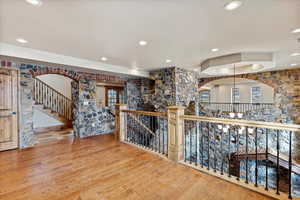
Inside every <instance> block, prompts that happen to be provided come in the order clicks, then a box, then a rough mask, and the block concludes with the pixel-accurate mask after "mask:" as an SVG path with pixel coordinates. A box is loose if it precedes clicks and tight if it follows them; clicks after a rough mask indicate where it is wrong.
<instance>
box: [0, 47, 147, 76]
mask: <svg viewBox="0 0 300 200" xmlns="http://www.w3.org/2000/svg"><path fill="white" fill-rule="evenodd" d="M0 56H9V57H16V58H22V59H29V60H35V61H39V62H47V63H54V64H60V65H66V66H74V67H80V68H86V69H91V70H98V71H101V72H111V73H118V74H124V75H130V76H141V77H149V72H146V71H140V70H135V69H129V68H127V67H123V66H118V65H111V64H107V63H103V62H97V61H92V60H87V59H82V58H76V57H71V56H64V55H60V54H55V53H51V52H47V51H41V50H36V49H31V48H26V47H20V46H15V45H11V44H6V43H0Z"/></svg>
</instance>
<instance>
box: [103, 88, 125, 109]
mask: <svg viewBox="0 0 300 200" xmlns="http://www.w3.org/2000/svg"><path fill="white" fill-rule="evenodd" d="M119 103H122V104H126V95H125V91H124V90H123V87H111V86H110V87H106V95H105V105H106V106H114V105H116V104H119Z"/></svg>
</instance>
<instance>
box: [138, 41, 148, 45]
mask: <svg viewBox="0 0 300 200" xmlns="http://www.w3.org/2000/svg"><path fill="white" fill-rule="evenodd" d="M139 44H140V45H141V46H145V45H147V41H145V40H141V41H139Z"/></svg>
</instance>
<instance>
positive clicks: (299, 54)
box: [291, 53, 300, 56]
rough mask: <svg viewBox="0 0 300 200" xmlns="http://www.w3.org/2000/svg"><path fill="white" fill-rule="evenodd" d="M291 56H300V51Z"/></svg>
mask: <svg viewBox="0 0 300 200" xmlns="http://www.w3.org/2000/svg"><path fill="white" fill-rule="evenodd" d="M291 56H300V53H292V54H291Z"/></svg>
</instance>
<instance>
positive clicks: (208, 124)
mask: <svg viewBox="0 0 300 200" xmlns="http://www.w3.org/2000/svg"><path fill="white" fill-rule="evenodd" d="M207 142H208V144H207V156H208V158H207V159H208V163H207V170H209V169H210V165H209V161H210V123H209V122H207Z"/></svg>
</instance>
